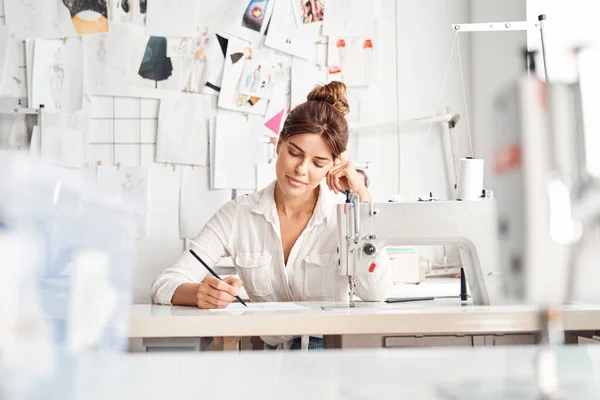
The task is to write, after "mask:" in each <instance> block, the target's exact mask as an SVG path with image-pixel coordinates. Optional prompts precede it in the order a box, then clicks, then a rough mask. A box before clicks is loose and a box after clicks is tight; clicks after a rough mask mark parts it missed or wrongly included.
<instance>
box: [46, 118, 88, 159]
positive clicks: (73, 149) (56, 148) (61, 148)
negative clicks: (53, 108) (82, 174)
mask: <svg viewBox="0 0 600 400" xmlns="http://www.w3.org/2000/svg"><path fill="white" fill-rule="evenodd" d="M42 162H43V163H45V164H52V165H60V166H62V167H69V168H83V162H84V140H83V133H82V132H81V131H79V130H77V129H69V128H56V127H44V129H43V135H42Z"/></svg>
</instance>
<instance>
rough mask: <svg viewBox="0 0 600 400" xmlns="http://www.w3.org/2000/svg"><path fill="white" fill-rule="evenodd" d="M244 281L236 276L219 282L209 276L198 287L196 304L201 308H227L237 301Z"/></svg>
mask: <svg viewBox="0 0 600 400" xmlns="http://www.w3.org/2000/svg"><path fill="white" fill-rule="evenodd" d="M241 286H242V281H241V280H239V279H238V278H236V277H235V276H228V277H227V278H225V279H223V280H219V279H217V278H215V277H214V276H211V275H207V276H206V277H204V280H203V281H202V282H201V283H200V285H198V291H197V292H196V304H197V305H198V307H200V308H225V307H227V306H228V305H229V304H231V303H232V302H234V301H235V296H237V294H238V289H239V288H240V287H241Z"/></svg>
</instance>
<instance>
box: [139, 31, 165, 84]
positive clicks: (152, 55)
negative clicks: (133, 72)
mask: <svg viewBox="0 0 600 400" xmlns="http://www.w3.org/2000/svg"><path fill="white" fill-rule="evenodd" d="M172 72H173V64H172V63H171V58H169V57H167V39H166V38H164V37H157V36H151V37H150V39H148V43H147V44H146V51H145V52H144V58H143V59H142V63H141V64H140V68H139V70H138V75H139V76H141V77H142V78H144V79H148V80H151V81H154V84H155V87H158V82H159V81H164V80H167V79H169V77H170V76H171V73H172Z"/></svg>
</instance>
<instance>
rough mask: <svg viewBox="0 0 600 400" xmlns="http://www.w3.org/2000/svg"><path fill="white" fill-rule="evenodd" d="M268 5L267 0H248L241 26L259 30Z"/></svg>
mask: <svg viewBox="0 0 600 400" xmlns="http://www.w3.org/2000/svg"><path fill="white" fill-rule="evenodd" d="M268 5H269V0H250V3H249V4H248V7H247V8H246V11H245V12H244V16H243V17H242V26H243V27H244V28H248V29H252V30H253V31H255V32H261V31H262V27H263V23H264V22H265V15H266V13H267V7H268Z"/></svg>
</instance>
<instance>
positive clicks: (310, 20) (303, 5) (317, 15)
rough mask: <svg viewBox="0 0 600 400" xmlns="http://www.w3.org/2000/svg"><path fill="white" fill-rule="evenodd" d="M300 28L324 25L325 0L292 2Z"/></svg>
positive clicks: (293, 0) (295, 0) (296, 0)
mask: <svg viewBox="0 0 600 400" xmlns="http://www.w3.org/2000/svg"><path fill="white" fill-rule="evenodd" d="M292 6H293V7H294V14H295V16H296V22H297V24H298V26H302V25H307V24H315V23H323V16H324V12H325V7H324V4H323V0H292Z"/></svg>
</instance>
